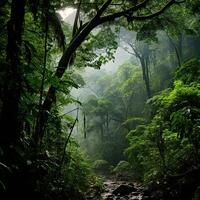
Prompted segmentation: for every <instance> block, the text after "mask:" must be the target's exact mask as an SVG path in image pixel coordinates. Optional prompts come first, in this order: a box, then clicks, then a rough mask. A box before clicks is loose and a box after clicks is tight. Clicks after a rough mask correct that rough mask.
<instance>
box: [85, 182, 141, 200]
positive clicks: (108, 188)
mask: <svg viewBox="0 0 200 200" xmlns="http://www.w3.org/2000/svg"><path fill="white" fill-rule="evenodd" d="M142 190H143V188H142V186H141V185H140V184H138V183H136V182H128V181H118V180H106V181H105V182H104V185H103V190H102V191H100V190H99V189H97V188H95V187H92V188H91V190H90V191H89V192H88V194H87V198H86V199H87V200H141V199H142Z"/></svg>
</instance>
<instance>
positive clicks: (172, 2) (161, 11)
mask: <svg viewBox="0 0 200 200" xmlns="http://www.w3.org/2000/svg"><path fill="white" fill-rule="evenodd" d="M174 3H176V0H171V1H169V2H168V3H167V4H166V5H165V6H164V7H163V8H161V9H160V10H159V11H157V12H155V13H153V14H151V15H146V16H131V17H129V16H127V19H128V21H133V20H137V21H143V20H147V19H151V18H153V17H157V16H159V15H160V14H162V13H163V12H164V11H165V10H167V9H168V8H169V7H170V6H171V5H172V4H174Z"/></svg>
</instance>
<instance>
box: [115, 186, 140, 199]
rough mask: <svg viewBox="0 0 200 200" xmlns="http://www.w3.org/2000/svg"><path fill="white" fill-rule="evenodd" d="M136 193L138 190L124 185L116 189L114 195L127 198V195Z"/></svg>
mask: <svg viewBox="0 0 200 200" xmlns="http://www.w3.org/2000/svg"><path fill="white" fill-rule="evenodd" d="M136 191H137V190H136V189H135V187H134V186H131V185H125V184H123V185H120V186H119V187H118V188H116V189H115V190H114V191H113V194H114V195H119V196H125V195H128V194H130V193H131V192H136Z"/></svg>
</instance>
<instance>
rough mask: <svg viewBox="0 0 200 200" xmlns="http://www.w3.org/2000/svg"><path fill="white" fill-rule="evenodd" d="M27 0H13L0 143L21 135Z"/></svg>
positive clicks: (13, 139)
mask: <svg viewBox="0 0 200 200" xmlns="http://www.w3.org/2000/svg"><path fill="white" fill-rule="evenodd" d="M25 4H26V0H12V4H11V17H10V20H9V21H8V24H7V30H8V43H7V57H6V61H7V70H6V75H5V82H4V88H3V97H2V102H3V107H2V112H1V118H0V123H1V126H2V128H1V129H2V130H4V132H2V133H1V136H0V143H1V144H2V145H6V146H9V144H14V143H15V142H16V141H17V140H18V139H19V135H20V123H19V122H20V116H19V102H20V96H21V94H20V93H21V74H20V65H21V63H20V55H21V53H20V46H21V38H22V32H23V22H24V12H25Z"/></svg>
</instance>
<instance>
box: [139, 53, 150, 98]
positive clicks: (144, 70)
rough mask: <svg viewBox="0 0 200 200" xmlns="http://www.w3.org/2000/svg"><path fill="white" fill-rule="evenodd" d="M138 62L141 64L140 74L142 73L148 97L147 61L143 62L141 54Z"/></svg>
mask: <svg viewBox="0 0 200 200" xmlns="http://www.w3.org/2000/svg"><path fill="white" fill-rule="evenodd" d="M146 59H147V58H146ZM140 63H141V66H142V74H143V80H144V82H145V87H146V92H147V97H148V99H149V98H151V88H150V82H149V69H148V64H147V61H146V62H145V58H144V56H141V58H140Z"/></svg>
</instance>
